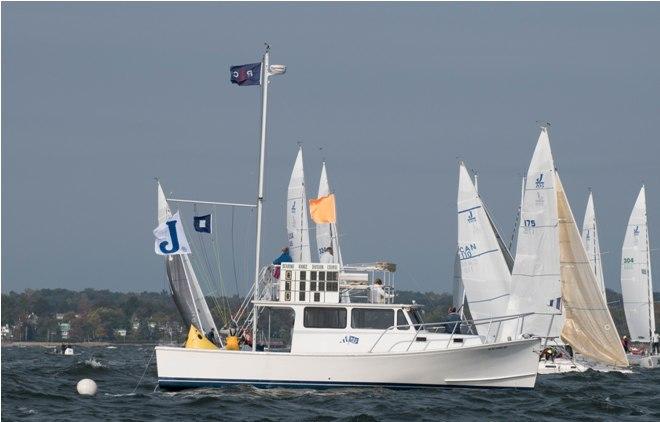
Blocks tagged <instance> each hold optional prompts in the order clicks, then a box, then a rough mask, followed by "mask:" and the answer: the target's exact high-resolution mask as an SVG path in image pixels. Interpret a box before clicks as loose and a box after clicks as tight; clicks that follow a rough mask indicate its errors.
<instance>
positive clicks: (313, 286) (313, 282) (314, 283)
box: [309, 281, 316, 291]
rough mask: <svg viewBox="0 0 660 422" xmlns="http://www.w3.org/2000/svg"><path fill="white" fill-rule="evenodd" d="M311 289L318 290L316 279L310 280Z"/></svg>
mask: <svg viewBox="0 0 660 422" xmlns="http://www.w3.org/2000/svg"><path fill="white" fill-rule="evenodd" d="M309 290H311V291H316V281H310V282H309Z"/></svg>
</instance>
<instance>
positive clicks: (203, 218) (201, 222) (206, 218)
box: [193, 214, 211, 233]
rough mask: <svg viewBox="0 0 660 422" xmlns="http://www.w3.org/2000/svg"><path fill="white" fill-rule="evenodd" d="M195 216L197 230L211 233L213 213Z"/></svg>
mask: <svg viewBox="0 0 660 422" xmlns="http://www.w3.org/2000/svg"><path fill="white" fill-rule="evenodd" d="M193 218H194V221H195V223H194V225H195V231H197V232H202V233H211V214H207V215H200V216H199V217H197V216H196V217H193Z"/></svg>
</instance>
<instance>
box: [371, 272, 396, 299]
mask: <svg viewBox="0 0 660 422" xmlns="http://www.w3.org/2000/svg"><path fill="white" fill-rule="evenodd" d="M393 297H394V295H393V294H390V293H387V292H385V289H383V280H381V279H380V278H377V279H376V281H374V284H373V285H372V286H371V291H370V292H369V302H371V303H387V299H391V298H393Z"/></svg>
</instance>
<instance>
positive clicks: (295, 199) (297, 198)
mask: <svg viewBox="0 0 660 422" xmlns="http://www.w3.org/2000/svg"><path fill="white" fill-rule="evenodd" d="M286 209H287V220H286V221H287V224H286V230H287V235H288V237H289V254H291V258H293V262H311V261H312V254H311V250H310V245H309V222H308V220H307V195H306V194H305V170H304V168H303V152H302V146H301V147H299V148H298V155H297V156H296V162H295V164H294V165H293V170H292V171H291V178H290V179H289V189H288V191H287V201H286Z"/></svg>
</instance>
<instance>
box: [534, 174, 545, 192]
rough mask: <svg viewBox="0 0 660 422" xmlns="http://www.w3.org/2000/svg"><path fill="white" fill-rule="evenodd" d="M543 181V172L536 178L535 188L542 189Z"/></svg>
mask: <svg viewBox="0 0 660 422" xmlns="http://www.w3.org/2000/svg"><path fill="white" fill-rule="evenodd" d="M544 187H545V182H544V181H543V173H541V175H540V176H539V177H538V178H537V179H536V189H543V188H544Z"/></svg>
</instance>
